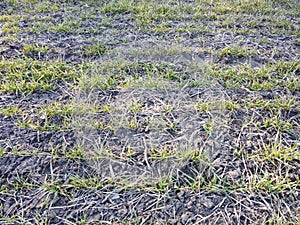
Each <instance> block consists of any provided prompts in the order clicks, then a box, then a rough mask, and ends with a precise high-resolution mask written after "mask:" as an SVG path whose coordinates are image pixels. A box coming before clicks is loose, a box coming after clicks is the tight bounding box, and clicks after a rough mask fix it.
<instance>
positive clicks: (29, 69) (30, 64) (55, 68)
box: [0, 58, 80, 94]
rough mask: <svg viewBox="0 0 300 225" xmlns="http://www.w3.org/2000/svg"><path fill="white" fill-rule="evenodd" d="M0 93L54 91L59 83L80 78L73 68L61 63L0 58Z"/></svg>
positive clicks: (76, 70)
mask: <svg viewBox="0 0 300 225" xmlns="http://www.w3.org/2000/svg"><path fill="white" fill-rule="evenodd" d="M0 69H1V70H2V71H4V74H2V75H1V83H0V93H9V92H13V93H16V94H20V93H32V92H36V91H38V90H54V89H55V87H56V85H57V84H59V83H61V82H75V81H76V79H77V78H78V77H79V76H80V74H79V73H78V69H77V68H76V67H75V66H71V65H68V64H66V63H64V62H61V61H53V62H40V61H38V60H31V59H28V58H25V59H16V60H11V61H8V60H6V59H5V58H2V60H1V62H0Z"/></svg>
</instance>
